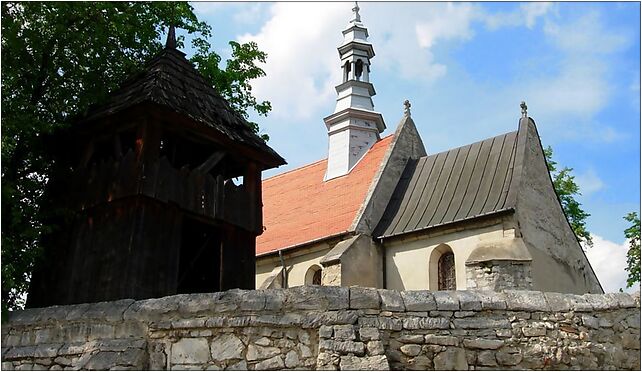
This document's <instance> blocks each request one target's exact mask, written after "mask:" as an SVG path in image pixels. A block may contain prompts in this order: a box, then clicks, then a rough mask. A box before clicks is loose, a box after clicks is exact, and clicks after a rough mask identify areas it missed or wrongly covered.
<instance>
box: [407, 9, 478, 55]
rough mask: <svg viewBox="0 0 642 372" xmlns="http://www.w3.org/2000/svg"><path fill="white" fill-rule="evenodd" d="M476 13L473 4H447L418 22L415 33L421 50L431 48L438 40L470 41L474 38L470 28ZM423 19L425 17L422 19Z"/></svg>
mask: <svg viewBox="0 0 642 372" xmlns="http://www.w3.org/2000/svg"><path fill="white" fill-rule="evenodd" d="M475 16H476V11H475V8H474V7H473V6H472V5H471V4H453V3H447V4H445V6H444V7H442V8H441V9H438V10H437V11H434V12H430V13H429V15H428V16H427V17H425V18H424V19H423V20H422V21H420V22H417V24H416V26H415V32H416V34H417V40H418V42H419V46H420V47H421V48H430V47H432V46H433V44H434V43H435V41H437V40H440V39H442V40H468V39H470V38H472V37H473V31H472V29H471V27H470V24H471V21H472V20H473V19H474V18H475ZM422 18H423V17H422Z"/></svg>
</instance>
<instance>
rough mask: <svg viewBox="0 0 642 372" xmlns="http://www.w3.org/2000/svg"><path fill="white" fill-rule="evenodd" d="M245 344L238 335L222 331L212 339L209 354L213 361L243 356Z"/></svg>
mask: <svg viewBox="0 0 642 372" xmlns="http://www.w3.org/2000/svg"><path fill="white" fill-rule="evenodd" d="M244 351H245V345H244V344H243V342H242V341H241V339H240V338H238V336H236V335H234V334H232V333H224V334H222V335H219V336H217V337H214V339H212V343H211V346H210V354H211V356H212V359H214V360H215V361H222V360H228V359H240V358H243V352H244Z"/></svg>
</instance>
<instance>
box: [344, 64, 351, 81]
mask: <svg viewBox="0 0 642 372" xmlns="http://www.w3.org/2000/svg"><path fill="white" fill-rule="evenodd" d="M350 65H351V63H350V61H348V62H346V63H345V64H344V65H343V82H344V83H345V82H346V81H348V79H350V70H351V66H350Z"/></svg>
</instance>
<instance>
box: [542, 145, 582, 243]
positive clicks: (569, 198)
mask: <svg viewBox="0 0 642 372" xmlns="http://www.w3.org/2000/svg"><path fill="white" fill-rule="evenodd" d="M544 156H545V157H546V163H547V165H548V171H549V172H550V173H551V178H552V179H553V187H554V188H555V192H556V193H557V196H558V198H559V199H560V203H561V204H562V209H563V210H564V214H565V215H566V219H567V220H568V222H569V223H570V224H571V228H572V229H573V232H574V233H575V236H577V239H578V240H579V241H580V243H584V244H585V245H586V246H589V247H592V246H593V239H592V238H591V233H590V232H589V231H588V230H587V229H586V219H587V218H588V217H589V216H590V214H588V213H586V212H585V211H584V209H582V204H580V203H579V202H578V201H577V200H576V199H575V198H576V197H577V196H579V195H582V194H581V193H580V187H579V186H578V185H577V183H575V176H573V175H572V172H573V168H568V167H564V168H562V169H561V170H558V169H557V162H555V161H554V160H553V149H552V148H551V147H550V146H548V147H546V148H545V149H544Z"/></svg>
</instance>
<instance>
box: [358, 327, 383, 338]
mask: <svg viewBox="0 0 642 372" xmlns="http://www.w3.org/2000/svg"><path fill="white" fill-rule="evenodd" d="M359 337H361V341H373V340H378V339H379V337H380V334H379V329H378V328H375V327H362V328H359Z"/></svg>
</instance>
